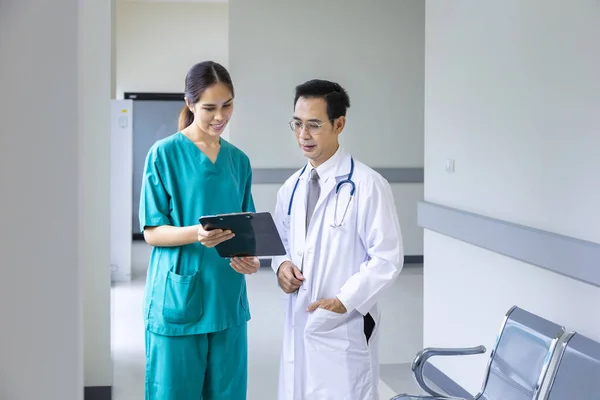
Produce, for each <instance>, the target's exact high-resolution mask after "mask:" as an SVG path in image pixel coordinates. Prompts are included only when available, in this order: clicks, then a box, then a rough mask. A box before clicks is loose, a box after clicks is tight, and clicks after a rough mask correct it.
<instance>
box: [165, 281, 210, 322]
mask: <svg viewBox="0 0 600 400" xmlns="http://www.w3.org/2000/svg"><path fill="white" fill-rule="evenodd" d="M198 279H199V278H198V272H195V273H194V274H192V275H178V274H176V273H175V272H173V271H169V272H168V273H167V281H166V284H165V295H164V300H163V316H164V318H165V320H166V321H168V322H172V323H175V324H187V323H192V322H196V321H198V320H199V319H200V317H201V316H202V313H203V307H202V293H201V292H200V288H199V285H198Z"/></svg>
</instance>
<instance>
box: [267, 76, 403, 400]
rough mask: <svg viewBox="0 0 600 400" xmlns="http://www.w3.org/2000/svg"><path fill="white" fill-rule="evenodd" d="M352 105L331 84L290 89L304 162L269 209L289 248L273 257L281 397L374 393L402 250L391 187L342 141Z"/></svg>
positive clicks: (368, 399)
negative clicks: (387, 299) (281, 301)
mask: <svg viewBox="0 0 600 400" xmlns="http://www.w3.org/2000/svg"><path fill="white" fill-rule="evenodd" d="M349 106H350V99H349V97H348V94H347V93H346V91H345V90H344V89H343V88H342V87H341V86H340V85H339V84H337V83H334V82H329V81H323V80H312V81H308V82H306V83H304V84H302V85H299V86H298V87H296V96H295V99H294V116H293V119H292V120H291V121H290V127H291V129H292V131H293V132H294V134H295V135H296V138H297V140H298V145H299V147H300V149H301V150H302V152H303V153H304V155H305V156H306V158H308V162H307V164H306V165H305V166H304V167H303V168H302V169H300V170H298V171H297V172H296V173H295V174H293V175H292V176H291V177H290V178H289V179H288V180H287V181H286V182H285V183H284V184H283V186H282V187H281V189H280V190H279V192H278V194H277V206H276V210H275V222H276V225H277V229H278V230H279V233H280V235H281V238H282V240H283V243H284V245H285V248H286V252H287V254H286V255H285V256H282V257H274V258H273V262H272V267H273V270H274V271H275V272H276V274H277V279H278V283H279V286H280V287H281V289H282V290H283V291H284V292H285V293H286V297H287V299H286V300H287V301H286V306H285V326H284V337H283V351H282V355H281V364H280V374H279V392H278V393H279V394H278V399H279V400H377V399H379V394H378V383H379V361H378V337H379V322H380V310H379V306H378V300H379V299H380V298H381V295H382V293H383V291H384V290H385V289H386V288H388V287H389V286H390V285H391V284H392V283H393V282H394V281H395V279H396V278H397V277H398V274H399V273H400V271H401V269H402V266H403V260H404V252H403V246H402V236H401V231H400V225H399V222H398V216H397V213H396V208H395V204H394V198H393V195H392V191H391V188H390V185H389V183H388V182H387V181H386V180H385V179H384V178H383V177H382V176H381V175H380V174H379V173H377V172H376V171H374V170H373V169H371V168H369V167H367V166H366V165H364V164H362V163H361V162H359V161H357V160H355V159H354V158H353V157H351V155H349V154H347V153H345V152H344V150H343V149H342V148H341V146H340V144H339V135H340V134H341V133H342V131H343V129H344V126H345V123H346V110H347V108H348V107H349ZM373 134H374V133H373V132H365V133H364V136H363V140H373Z"/></svg>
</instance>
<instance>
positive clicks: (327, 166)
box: [307, 146, 342, 183]
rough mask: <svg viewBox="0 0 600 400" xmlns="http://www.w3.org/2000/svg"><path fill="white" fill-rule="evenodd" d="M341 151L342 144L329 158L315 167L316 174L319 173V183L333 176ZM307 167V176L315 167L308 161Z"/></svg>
mask: <svg viewBox="0 0 600 400" xmlns="http://www.w3.org/2000/svg"><path fill="white" fill-rule="evenodd" d="M341 153H342V146H338V149H337V151H336V152H335V153H334V154H333V155H332V156H331V157H329V159H328V160H327V161H325V162H324V163H323V164H321V165H319V166H318V167H317V168H316V170H317V174H319V181H320V182H321V183H324V182H327V180H328V179H329V178H332V177H334V175H335V173H336V171H337V165H338V160H339V158H340V154H341ZM307 169H308V171H307V172H308V174H307V176H310V173H311V172H312V170H313V169H315V168H314V167H313V166H312V164H311V163H310V161H309V162H308V168H307Z"/></svg>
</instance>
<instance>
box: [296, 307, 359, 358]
mask: <svg viewBox="0 0 600 400" xmlns="http://www.w3.org/2000/svg"><path fill="white" fill-rule="evenodd" d="M346 319H347V314H345V313H344V314H338V313H336V312H333V311H328V310H325V309H323V308H317V309H316V310H315V311H313V313H312V314H311V315H310V316H309V318H308V324H307V326H306V332H305V333H306V346H307V347H308V349H309V350H314V351H325V352H327V351H329V352H331V351H337V352H340V351H347V350H348V347H350V340H349V338H348V326H347V324H346Z"/></svg>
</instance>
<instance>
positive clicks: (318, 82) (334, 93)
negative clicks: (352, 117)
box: [294, 79, 350, 121]
mask: <svg viewBox="0 0 600 400" xmlns="http://www.w3.org/2000/svg"><path fill="white" fill-rule="evenodd" d="M300 97H306V98H322V99H325V101H326V102H327V116H328V117H329V120H330V121H331V120H333V119H336V118H339V117H341V116H345V115H346V110H347V109H348V108H349V107H350V97H349V96H348V93H346V90H345V89H344V88H343V87H341V86H340V85H339V84H338V83H335V82H330V81H326V80H322V79H313V80H310V81H308V82H304V83H303V84H301V85H298V86H296V97H295V98H294V107H296V103H297V102H298V99H299V98H300Z"/></svg>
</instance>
